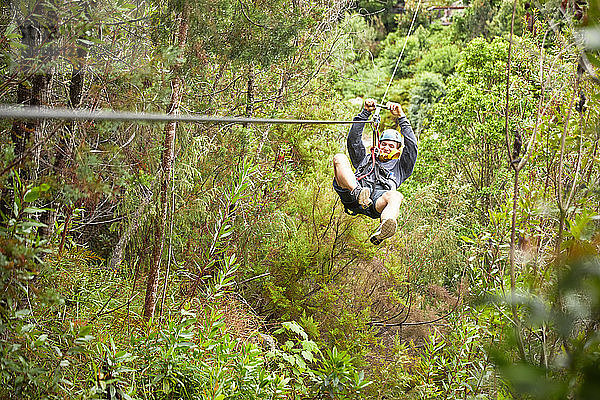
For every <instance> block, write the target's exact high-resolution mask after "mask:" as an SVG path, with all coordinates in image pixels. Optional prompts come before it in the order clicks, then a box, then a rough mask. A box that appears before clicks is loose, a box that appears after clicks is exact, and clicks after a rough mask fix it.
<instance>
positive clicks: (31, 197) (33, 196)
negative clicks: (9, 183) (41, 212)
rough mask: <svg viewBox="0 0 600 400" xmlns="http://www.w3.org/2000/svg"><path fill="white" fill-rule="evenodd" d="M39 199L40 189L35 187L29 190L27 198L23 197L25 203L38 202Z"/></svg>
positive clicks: (26, 194)
mask: <svg viewBox="0 0 600 400" xmlns="http://www.w3.org/2000/svg"><path fill="white" fill-rule="evenodd" d="M38 197H40V188H39V187H33V188H31V189H29V190H28V191H27V193H25V196H23V201H26V202H29V203H30V202H32V201H36V200H37V199H38Z"/></svg>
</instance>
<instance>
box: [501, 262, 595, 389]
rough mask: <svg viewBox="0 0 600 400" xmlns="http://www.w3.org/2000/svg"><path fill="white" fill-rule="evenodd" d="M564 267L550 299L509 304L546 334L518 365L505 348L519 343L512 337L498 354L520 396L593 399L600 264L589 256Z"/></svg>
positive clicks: (535, 298) (522, 298) (525, 297)
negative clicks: (517, 306)
mask: <svg viewBox="0 0 600 400" xmlns="http://www.w3.org/2000/svg"><path fill="white" fill-rule="evenodd" d="M562 268H563V269H564V272H563V273H562V274H561V276H560V278H559V279H558V281H557V283H556V285H555V289H554V290H553V291H552V292H550V293H548V296H535V295H532V294H524V295H521V296H519V297H516V298H514V299H512V301H509V302H510V303H515V304H518V305H519V306H521V307H522V308H523V309H524V314H525V316H526V320H525V324H526V326H527V327H528V328H529V329H532V330H533V331H534V332H544V336H545V340H544V341H537V342H533V343H534V344H535V347H531V350H530V354H528V358H527V359H526V360H520V361H519V362H516V363H515V362H514V361H513V360H511V358H510V356H509V355H510V352H508V351H507V349H506V347H507V346H511V345H513V346H514V343H515V341H514V340H515V339H514V336H511V335H510V334H508V335H507V336H508V337H507V338H506V339H505V342H504V343H505V345H504V346H497V347H496V348H495V349H494V350H495V351H494V361H495V362H496V364H497V365H498V366H499V368H500V370H501V371H502V373H503V375H504V376H505V378H506V379H507V381H508V382H509V384H510V387H511V389H512V390H513V391H514V392H515V393H519V394H523V395H528V396H530V397H531V398H534V399H561V398H566V397H569V398H575V399H592V398H595V397H596V395H597V393H598V390H599V387H598V376H599V375H600V365H599V364H598V350H599V346H600V341H599V338H598V333H597V330H596V325H597V323H598V316H599V314H598V310H599V309H600V308H599V307H600V263H599V260H598V257H597V255H588V256H585V257H582V258H579V257H577V258H573V259H570V260H568V261H567V263H566V265H565V266H562ZM552 343H561V345H560V346H558V347H555V346H554V345H552Z"/></svg>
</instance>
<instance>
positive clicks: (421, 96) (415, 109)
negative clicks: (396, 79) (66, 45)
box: [407, 72, 446, 136]
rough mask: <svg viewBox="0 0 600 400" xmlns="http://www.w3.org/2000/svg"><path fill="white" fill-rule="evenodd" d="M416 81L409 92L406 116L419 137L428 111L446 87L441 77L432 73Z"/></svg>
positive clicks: (420, 76)
mask: <svg viewBox="0 0 600 400" xmlns="http://www.w3.org/2000/svg"><path fill="white" fill-rule="evenodd" d="M416 81H417V83H416V85H415V87H414V88H413V89H411V91H410V106H409V107H408V112H407V116H408V119H409V120H410V121H411V123H412V125H413V130H414V131H415V134H416V135H417V136H419V135H420V134H421V131H422V130H423V123H424V122H425V120H426V118H427V117H428V115H427V114H428V112H429V110H430V109H431V107H432V106H433V105H434V104H435V103H437V102H438V101H439V100H440V99H441V98H442V96H443V95H444V94H445V91H446V85H444V81H443V79H442V77H441V76H440V75H439V74H436V73H433V72H424V73H422V74H420V75H419V76H418V77H417V78H416Z"/></svg>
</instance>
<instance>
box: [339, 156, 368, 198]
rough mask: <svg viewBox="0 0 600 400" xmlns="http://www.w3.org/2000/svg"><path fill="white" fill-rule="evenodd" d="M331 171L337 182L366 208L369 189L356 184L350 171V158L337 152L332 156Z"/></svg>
mask: <svg viewBox="0 0 600 400" xmlns="http://www.w3.org/2000/svg"><path fill="white" fill-rule="evenodd" d="M333 173H334V175H335V181H336V182H337V184H338V185H339V186H340V187H342V188H344V189H347V190H349V191H350V194H351V195H352V196H353V197H354V198H355V199H356V200H357V201H358V203H359V204H360V205H361V207H363V208H367V207H369V206H370V205H371V203H372V201H371V190H370V189H369V188H363V187H361V186H360V185H359V184H358V181H357V180H356V177H355V176H354V172H352V166H351V165H350V160H348V157H347V156H346V155H345V154H342V153H338V154H336V155H335V156H333Z"/></svg>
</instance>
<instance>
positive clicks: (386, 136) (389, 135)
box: [379, 129, 404, 148]
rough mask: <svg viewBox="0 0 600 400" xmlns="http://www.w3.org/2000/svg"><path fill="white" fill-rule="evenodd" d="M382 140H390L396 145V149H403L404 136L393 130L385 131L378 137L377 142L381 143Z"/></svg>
mask: <svg viewBox="0 0 600 400" xmlns="http://www.w3.org/2000/svg"><path fill="white" fill-rule="evenodd" d="M384 140H391V141H393V142H396V143H398V148H402V147H404V136H402V135H401V134H400V132H398V131H397V130H395V129H386V130H385V131H383V132H382V133H381V136H380V137H379V141H380V142H382V141H384Z"/></svg>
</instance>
